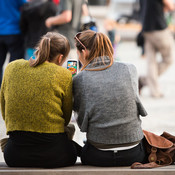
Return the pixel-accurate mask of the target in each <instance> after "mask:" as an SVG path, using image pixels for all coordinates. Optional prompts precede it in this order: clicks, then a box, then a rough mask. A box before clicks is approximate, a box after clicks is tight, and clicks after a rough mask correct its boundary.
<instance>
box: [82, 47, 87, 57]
mask: <svg viewBox="0 0 175 175" xmlns="http://www.w3.org/2000/svg"><path fill="white" fill-rule="evenodd" d="M82 54H83V58H84V59H86V57H87V50H84V49H82Z"/></svg>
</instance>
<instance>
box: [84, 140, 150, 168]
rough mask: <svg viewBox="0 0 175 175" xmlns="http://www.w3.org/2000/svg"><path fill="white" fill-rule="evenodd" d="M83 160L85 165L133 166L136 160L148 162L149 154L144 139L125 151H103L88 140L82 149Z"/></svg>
mask: <svg viewBox="0 0 175 175" xmlns="http://www.w3.org/2000/svg"><path fill="white" fill-rule="evenodd" d="M81 161H82V164H84V165H93V166H102V167H114V166H131V165H132V164H133V163H134V162H140V163H146V162H147V155H146V150H145V147H144V145H143V141H141V142H140V143H139V145H137V146H136V147H134V148H131V149H128V150H123V151H118V152H116V153H115V152H114V151H102V150H99V149H97V148H95V147H94V146H93V145H91V144H90V143H88V142H86V144H85V146H84V147H83V149H82V154H81Z"/></svg>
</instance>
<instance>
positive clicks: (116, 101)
mask: <svg viewBox="0 0 175 175" xmlns="http://www.w3.org/2000/svg"><path fill="white" fill-rule="evenodd" d="M75 40H76V47H77V53H78V55H79V60H80V61H81V63H82V65H83V68H82V71H81V72H80V73H79V74H78V75H76V76H75V77H74V79H73V95H74V105H73V106H74V111H75V112H76V113H77V115H78V116H77V122H78V125H79V127H80V130H81V131H82V132H86V136H87V142H86V144H85V146H84V147H83V148H82V153H81V161H82V163H83V164H85V165H95V166H130V165H131V164H132V163H134V162H142V163H143V162H145V160H146V159H145V158H146V152H145V147H144V145H143V140H142V139H143V131H142V128H141V120H140V116H139V115H141V116H146V115H147V112H146V111H145V109H144V107H143V105H142V103H141V101H140V100H139V97H138V77H137V71H136V68H135V66H134V65H132V64H125V63H121V62H114V61H113V60H114V59H113V47H112V44H111V42H110V40H109V38H108V37H107V36H106V35H104V34H103V33H100V32H94V31H92V30H86V31H83V32H81V33H78V34H77V35H76V36H75Z"/></svg>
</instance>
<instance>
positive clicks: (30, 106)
mask: <svg viewBox="0 0 175 175" xmlns="http://www.w3.org/2000/svg"><path fill="white" fill-rule="evenodd" d="M1 112H2V116H3V119H4V120H5V124H6V128H7V133H8V132H9V131H32V132H40V133H62V132H64V126H65V125H67V124H68V123H69V121H70V117H71V113H72V75H71V72H70V71H68V70H67V69H65V68H63V67H61V66H57V65H56V64H54V63H48V62H45V63H43V64H41V65H39V66H37V67H30V66H29V62H28V61H26V60H23V59H20V60H16V61H13V62H11V63H9V64H8V66H7V67H6V69H5V73H4V77H3V81H2V86H1Z"/></svg>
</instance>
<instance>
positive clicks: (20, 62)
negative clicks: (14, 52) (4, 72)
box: [6, 59, 28, 69]
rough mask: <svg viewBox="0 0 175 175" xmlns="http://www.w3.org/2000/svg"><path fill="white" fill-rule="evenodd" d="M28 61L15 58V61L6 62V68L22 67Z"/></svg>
mask: <svg viewBox="0 0 175 175" xmlns="http://www.w3.org/2000/svg"><path fill="white" fill-rule="evenodd" d="M27 64H28V61H27V60H24V59H17V60H15V61H12V62H10V63H8V64H7V66H6V69H10V68H12V67H23V66H24V65H27Z"/></svg>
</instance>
